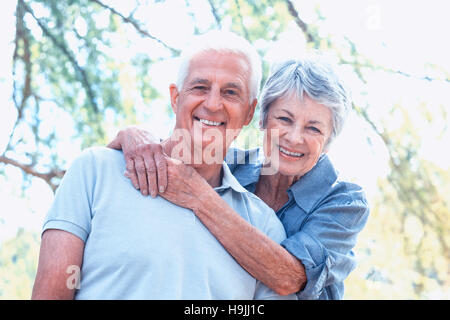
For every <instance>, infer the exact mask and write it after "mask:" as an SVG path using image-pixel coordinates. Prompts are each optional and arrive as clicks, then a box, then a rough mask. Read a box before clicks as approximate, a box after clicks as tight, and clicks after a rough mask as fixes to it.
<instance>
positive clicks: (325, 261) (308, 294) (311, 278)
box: [282, 238, 333, 300]
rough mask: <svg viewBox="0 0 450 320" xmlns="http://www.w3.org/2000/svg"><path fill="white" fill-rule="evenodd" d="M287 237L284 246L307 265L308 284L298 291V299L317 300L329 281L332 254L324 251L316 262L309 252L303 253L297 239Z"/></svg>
mask: <svg viewBox="0 0 450 320" xmlns="http://www.w3.org/2000/svg"><path fill="white" fill-rule="evenodd" d="M289 240H290V239H289V238H288V239H286V240H285V241H283V242H282V246H283V247H285V248H286V250H288V251H289V252H290V253H291V254H293V255H294V256H295V257H296V258H297V259H299V260H300V261H301V262H302V264H303V265H304V267H305V273H306V279H307V280H306V286H305V287H304V288H303V290H301V291H299V292H297V297H298V299H301V300H316V299H319V297H320V295H321V294H322V292H323V290H324V288H325V284H326V282H327V279H328V276H329V271H330V269H331V267H332V265H333V262H332V259H331V258H330V256H329V255H328V254H327V253H326V252H323V258H322V259H321V261H320V262H319V263H317V261H316V262H314V261H313V259H311V257H310V256H309V252H308V253H304V254H301V252H299V247H298V246H297V245H296V244H295V241H292V240H291V241H289Z"/></svg>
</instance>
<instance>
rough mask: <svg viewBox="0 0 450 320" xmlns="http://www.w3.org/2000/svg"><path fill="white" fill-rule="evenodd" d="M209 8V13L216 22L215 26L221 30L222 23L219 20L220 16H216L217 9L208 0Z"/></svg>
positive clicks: (210, 0)
mask: <svg viewBox="0 0 450 320" xmlns="http://www.w3.org/2000/svg"><path fill="white" fill-rule="evenodd" d="M208 3H209V6H210V7H211V12H212V14H213V16H214V19H215V20H216V23H217V26H218V27H219V28H220V29H221V28H222V21H221V20H220V16H219V15H218V14H217V9H216V7H215V6H214V3H213V1H212V0H208Z"/></svg>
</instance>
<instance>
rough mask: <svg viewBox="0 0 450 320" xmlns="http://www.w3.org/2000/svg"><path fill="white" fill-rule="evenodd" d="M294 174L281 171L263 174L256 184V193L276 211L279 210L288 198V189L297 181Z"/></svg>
mask: <svg viewBox="0 0 450 320" xmlns="http://www.w3.org/2000/svg"><path fill="white" fill-rule="evenodd" d="M295 181H296V180H295V177H294V176H285V175H282V174H281V173H276V174H274V175H261V176H260V177H259V180H258V182H257V184H256V190H255V194H256V195H257V196H258V197H259V198H261V199H262V200H263V201H264V202H265V203H266V204H267V205H268V206H269V207H271V208H272V209H273V210H274V211H278V210H279V209H280V208H281V207H282V206H283V205H284V204H285V203H286V202H287V201H288V200H289V195H288V193H287V190H288V189H289V187H290V186H291V185H292V184H293V183H294V182H295Z"/></svg>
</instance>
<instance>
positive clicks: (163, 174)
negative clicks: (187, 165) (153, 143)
mask: <svg viewBox="0 0 450 320" xmlns="http://www.w3.org/2000/svg"><path fill="white" fill-rule="evenodd" d="M154 159H155V162H156V171H157V172H158V191H159V192H160V193H163V192H164V191H165V190H166V188H167V160H166V157H165V156H164V155H163V154H162V153H157V154H155V156H154Z"/></svg>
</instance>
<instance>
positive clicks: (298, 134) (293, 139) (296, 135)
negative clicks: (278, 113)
mask: <svg viewBox="0 0 450 320" xmlns="http://www.w3.org/2000/svg"><path fill="white" fill-rule="evenodd" d="M286 136H287V138H288V139H289V142H290V143H292V145H295V144H302V143H303V141H304V132H303V130H302V128H301V126H297V125H295V126H292V127H291V128H290V130H288V132H287V134H286Z"/></svg>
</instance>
